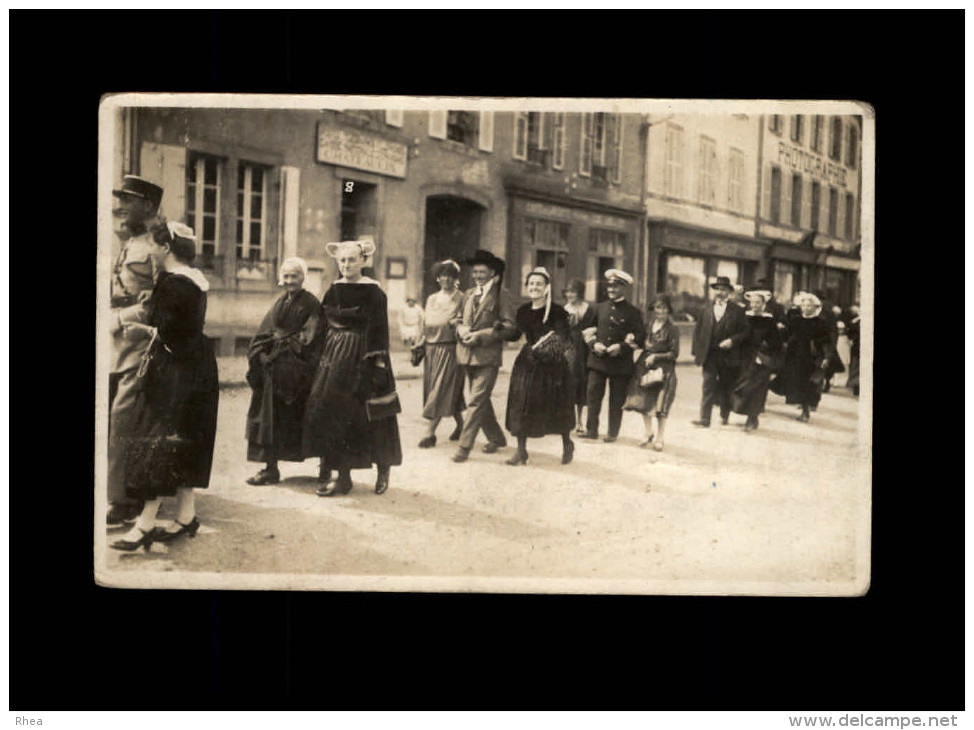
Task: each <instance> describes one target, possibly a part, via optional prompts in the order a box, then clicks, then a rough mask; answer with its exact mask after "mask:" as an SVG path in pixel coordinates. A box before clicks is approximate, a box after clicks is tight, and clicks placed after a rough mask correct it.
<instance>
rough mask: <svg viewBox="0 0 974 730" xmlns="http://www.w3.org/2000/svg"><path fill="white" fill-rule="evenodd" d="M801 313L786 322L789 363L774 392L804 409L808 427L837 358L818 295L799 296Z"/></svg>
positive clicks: (773, 386)
mask: <svg viewBox="0 0 974 730" xmlns="http://www.w3.org/2000/svg"><path fill="white" fill-rule="evenodd" d="M795 305H796V306H797V309H792V310H791V311H790V312H789V313H788V318H787V320H786V321H785V328H786V329H785V337H786V343H785V348H786V349H785V360H784V365H783V367H782V370H781V374H780V375H779V376H778V377H777V378H775V379H774V381H773V382H772V383H771V390H772V391H774V392H775V393H777V394H778V395H783V396H785V402H786V403H789V404H793V405H794V404H797V405H799V406H801V409H802V412H801V415H800V416H798V420H799V421H802V422H803V423H807V422H808V419H809V411H810V410H811V409H812V408H814V407H815V406H817V405H818V402H819V400H820V399H821V397H822V388H823V385H824V383H825V373H826V371H827V368H828V367H829V363H830V361H831V360H832V359H833V358H834V357H835V348H834V347H833V346H832V332H831V328H830V326H829V323H828V322H826V321H825V320H824V319H823V318H822V317H821V313H822V302H821V300H820V299H819V298H818V297H817V296H815V295H814V294H809V293H808V292H799V293H798V294H796V295H795Z"/></svg>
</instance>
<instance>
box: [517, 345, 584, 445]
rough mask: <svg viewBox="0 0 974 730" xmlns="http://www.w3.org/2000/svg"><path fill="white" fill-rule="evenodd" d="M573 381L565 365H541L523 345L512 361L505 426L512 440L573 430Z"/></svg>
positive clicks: (554, 362)
mask: <svg viewBox="0 0 974 730" xmlns="http://www.w3.org/2000/svg"><path fill="white" fill-rule="evenodd" d="M574 394H575V381H574V379H573V377H572V372H571V368H570V366H569V364H568V362H567V361H566V360H565V359H564V358H562V357H555V358H554V359H552V360H551V361H550V362H542V361H540V360H538V359H536V358H535V356H534V355H532V354H531V346H530V345H525V346H524V347H522V348H521V352H520V353H518V356H517V359H515V360H514V368H513V369H512V371H511V384H510V387H509V389H508V392H507V416H506V418H505V426H506V427H507V430H508V431H510V432H511V433H512V434H513V435H515V436H523V437H531V438H537V437H540V436H545V435H547V434H563V433H569V432H570V431H571V430H572V429H573V428H574V427H575V412H574V406H575V399H574Z"/></svg>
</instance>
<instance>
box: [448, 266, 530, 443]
mask: <svg viewBox="0 0 974 730" xmlns="http://www.w3.org/2000/svg"><path fill="white" fill-rule="evenodd" d="M467 263H468V264H470V266H472V267H473V268H472V270H471V272H470V275H471V277H472V278H473V280H474V283H475V284H476V286H474V287H473V288H471V289H469V290H467V292H466V294H465V295H464V301H463V312H462V314H461V317H460V322H459V323H458V324H457V340H458V341H457V365H459V366H461V367H463V369H464V371H465V372H466V374H467V378H468V380H469V382H470V397H469V399H468V400H467V407H466V409H465V410H464V412H463V429H462V430H461V431H460V446H459V448H458V449H457V453H456V454H454V456H453V460H454V461H457V462H462V461H466V460H467V457H468V456H469V454H470V450H471V449H472V448H473V444H474V441H475V440H476V439H477V433H478V432H479V431H480V429H481V428H483V429H484V435H485V436H486V437H487V444H486V445H485V446H484V449H483V450H484V453H487V454H493V453H494V452H495V451H497V450H498V449H499V448H501V447H502V446H506V445H507V439H505V438H504V431H503V429H502V428H501V426H500V424H499V423H498V422H497V416H496V415H495V414H494V407H493V405H491V402H490V396H491V394H492V393H493V392H494V383H496V382H497V372H498V370H499V369H500V366H501V358H502V356H503V352H504V341H505V340H510V339H514V338H515V337H516V336H517V335H518V331H517V325H516V324H515V323H514V316H515V311H514V303H513V302H512V300H511V295H510V294H508V293H507V292H506V291H504V290H503V289H501V280H502V279H503V276H504V260H503V259H501V258H498V257H497V256H495V255H494V254H492V253H491V252H490V251H485V250H483V249H479V250H478V251H477V252H476V253H475V254H474V255H473V256H472V257H470V258H468V259H467Z"/></svg>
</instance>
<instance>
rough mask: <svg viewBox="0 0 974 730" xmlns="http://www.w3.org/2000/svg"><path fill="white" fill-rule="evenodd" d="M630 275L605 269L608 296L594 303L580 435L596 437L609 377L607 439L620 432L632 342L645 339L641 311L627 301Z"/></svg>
mask: <svg viewBox="0 0 974 730" xmlns="http://www.w3.org/2000/svg"><path fill="white" fill-rule="evenodd" d="M631 285H632V276H631V275H629V274H627V273H626V272H625V271H620V270H619V269H609V270H608V271H606V272H605V288H606V293H607V294H608V296H609V298H608V299H607V300H605V301H604V302H600V303H599V304H597V305H595V316H596V329H595V337H594V338H592V337H589V339H588V342H587V344H588V346H589V355H588V392H587V403H586V405H587V406H588V420H587V421H586V424H585V427H586V432H585V433H584V434H582V436H581V437H582V438H585V439H596V438H598V437H599V413H600V412H601V411H602V399H603V398H604V397H605V381H606V380H608V381H609V433H608V434H607V435H606V437H605V439H604V440H605V441H606V443H611V442H613V441H615V440H616V438H618V436H619V427H620V426H621V425H622V404H623V403H624V402H625V400H626V390H627V388H628V387H629V379H630V378H631V377H632V371H633V362H632V352H633V346H636V347H638V346H639V345H638V344H636V343H642V342H643V340H645V339H646V327H645V325H644V324H643V315H642V314H641V313H640V311H639V310H638V309H637V308H636V307H634V306H633V305H632V304H630V303H629V302H627V301H626V290H627V289H628V288H629V287H630V286H631Z"/></svg>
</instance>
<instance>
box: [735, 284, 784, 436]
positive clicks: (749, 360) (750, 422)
mask: <svg viewBox="0 0 974 730" xmlns="http://www.w3.org/2000/svg"><path fill="white" fill-rule="evenodd" d="M744 298H745V299H746V300H747V303H748V310H747V312H746V314H747V319H748V323H749V324H750V325H751V329H750V335H749V336H748V338H747V339H746V340H744V342H743V343H741V363H742V365H741V375H740V377H739V378H738V379H737V382H736V383H735V384H734V389H733V390H732V391H731V408H732V410H733V411H734V412H735V413H741V414H744V415H746V416H747V421H746V422H745V424H744V430H745V431H748V432H750V431H753V430H755V429H756V428H757V427H758V416H759V415H760V413H761V411H762V409H763V408H764V401H765V398H766V397H767V395H768V385H769V384H770V383H771V376H772V373H773V372H774V371H775V370H777V369H779V367H780V365H781V363H780V355H781V347H782V341H781V333H780V331H779V330H778V327H777V326H776V323H775V317H774V314H772V313H771V312H770V311H769V310H768V302H769V301H771V291H770V290H768V289H750V290H748V291H747V292H745V293H744Z"/></svg>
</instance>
